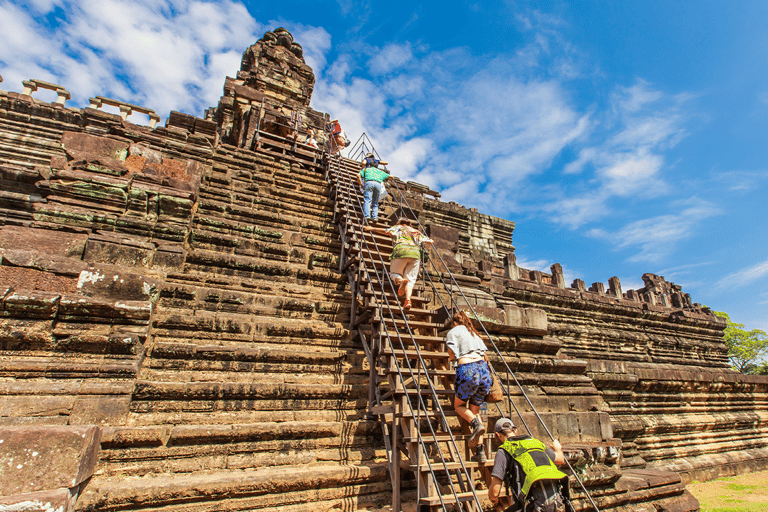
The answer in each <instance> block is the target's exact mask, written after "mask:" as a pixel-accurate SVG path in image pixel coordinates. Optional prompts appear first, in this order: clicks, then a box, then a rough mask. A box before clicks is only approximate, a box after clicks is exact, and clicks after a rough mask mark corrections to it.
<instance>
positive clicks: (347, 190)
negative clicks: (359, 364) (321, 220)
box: [332, 157, 479, 509]
mask: <svg viewBox="0 0 768 512" xmlns="http://www.w3.org/2000/svg"><path fill="white" fill-rule="evenodd" d="M333 160H335V164H336V167H337V170H336V172H335V173H334V174H335V176H334V177H336V178H337V180H336V181H337V188H339V185H343V186H342V187H341V188H340V190H341V192H340V194H341V195H342V197H345V199H346V201H348V202H352V201H354V200H355V199H356V200H357V204H358V207H360V206H361V205H360V199H359V194H357V193H352V191H353V190H354V191H356V189H354V188H353V183H352V180H351V178H350V175H349V172H348V171H347V172H342V169H341V167H342V166H343V167H344V168H345V169H344V171H346V165H345V164H344V163H343V160H342V159H341V158H340V157H337V158H333V159H332V161H333ZM343 178H346V180H343ZM342 180H343V181H342ZM353 198H354V199H353ZM352 213H353V210H351V209H350V211H348V214H352ZM354 214H355V215H356V216H357V220H358V221H360V220H361V218H360V213H359V211H354ZM345 223H346V224H347V226H348V225H349V223H348V221H347V222H345ZM358 225H360V224H358ZM363 241H364V243H365V245H366V249H367V252H368V253H369V255H371V256H372V254H371V250H370V247H369V244H368V241H367V240H366V239H365V237H363ZM357 243H358V246H359V250H360V255H361V257H362V254H363V252H362V245H361V244H360V241H357ZM373 244H374V245H375V246H376V247H375V249H376V254H378V255H379V260H380V262H381V264H382V265H381V267H382V275H381V276H380V275H379V273H378V272H376V277H377V279H379V283H380V285H381V288H382V291H383V290H384V280H383V279H382V277H386V280H387V282H388V284H389V285H390V288H391V289H392V291H393V292H394V293H396V287H395V285H394V283H393V282H392V280H391V279H390V277H389V275H388V273H387V272H386V269H385V267H384V264H383V263H384V262H383V258H382V257H381V251H379V250H378V244H377V243H376V240H375V238H373ZM362 268H363V270H364V272H365V273H366V277H367V278H368V280H369V282H372V281H371V279H370V277H371V276H370V273H369V270H368V268H367V267H366V266H365V265H362ZM382 298H383V300H384V302H385V306H387V308H388V310H389V311H390V316H391V311H392V308H391V307H389V306H390V305H389V299H388V297H387V296H386V294H382ZM398 307H399V309H400V312H401V315H402V316H403V319H404V320H405V324H406V329H407V331H408V334H409V336H410V338H411V341H412V343H413V346H414V348H415V352H416V354H417V357H418V360H419V363H420V368H419V370H418V371H416V372H414V369H413V368H412V366H411V364H410V360H409V358H408V357H407V356H406V357H405V358H404V360H405V363H406V366H407V367H408V374H409V376H410V377H411V379H413V380H414V382H415V383H416V392H417V396H418V401H419V413H418V414H415V411H414V410H413V404H412V403H411V400H410V399H409V400H407V401H406V402H407V403H408V408H409V410H410V414H411V415H412V416H413V417H414V418H416V420H417V421H418V419H419V418H420V417H421V411H422V410H423V411H426V403H425V402H424V397H423V396H422V393H421V377H422V373H421V369H422V368H424V369H425V372H426V362H425V360H424V358H423V355H422V354H421V350H420V347H419V345H418V343H417V342H416V340H415V338H414V335H413V332H412V331H411V329H410V325H409V324H408V322H407V316H406V315H405V313H404V311H403V309H402V307H401V306H400V305H399V303H398ZM377 309H378V311H379V315H380V318H384V313H383V310H382V305H381V303H380V302H379V301H378V300H377ZM391 318H392V320H393V321H394V317H391ZM384 334H385V336H386V337H387V341H388V342H389V343H390V346H392V347H394V346H395V344H394V343H393V339H392V336H390V333H389V329H388V328H387V327H386V325H384ZM395 334H396V336H397V340H398V341H399V345H400V348H401V350H402V351H403V354H406V348H405V342H404V340H403V338H402V336H401V335H400V332H399V331H397V330H396V331H395ZM395 368H396V370H397V373H398V377H399V378H400V382H405V375H404V374H403V371H402V369H401V367H400V365H399V363H398V362H397V360H396V359H395ZM414 377H416V378H415V379H414ZM427 382H429V388H430V394H431V395H432V398H433V401H434V402H435V404H436V406H437V408H438V411H439V413H440V418H441V420H442V422H443V425H444V428H445V429H446V431H447V432H448V433H449V437H450V441H451V443H452V444H453V447H454V450H456V452H457V453H458V446H457V445H456V441H455V438H454V437H453V434H452V432H451V431H450V428H449V426H448V424H447V421H446V420H445V413H444V411H443V410H442V406H440V404H439V401H438V397H437V393H436V392H435V389H434V386H433V385H432V381H431V380H430V379H427ZM406 392H407V391H406ZM427 425H429V428H430V432H431V434H432V436H433V438H434V439H435V440H436V439H437V436H436V432H435V431H434V429H433V427H432V424H431V423H430V422H427ZM417 432H418V436H417V438H418V444H419V446H420V447H421V449H422V450H423V452H424V455H425V457H426V458H427V459H428V458H429V452H428V450H427V446H426V443H425V441H424V438H423V436H422V433H421V430H420V429H417ZM436 446H437V449H438V455H439V457H440V459H441V461H442V463H443V467H444V469H445V471H446V473H449V472H450V471H449V470H448V467H447V463H446V461H445V457H444V456H443V454H442V449H441V448H440V446H439V444H438V443H436ZM461 466H462V471H463V472H464V474H465V478H466V481H467V482H468V483H469V484H470V489H471V490H472V493H473V496H474V498H475V500H476V501H477V503H478V506H479V498H478V497H477V494H476V492H475V490H474V486H473V485H471V478H470V476H469V473H468V471H467V469H466V467H465V466H464V464H463V461H461ZM429 470H430V475H431V477H432V480H433V481H434V482H435V487H436V488H439V484H438V482H437V477H436V475H435V474H434V470H433V469H432V467H431V466H430V468H429ZM417 474H419V475H420V472H417ZM462 487H463V486H462ZM451 489H452V491H453V493H454V498H455V499H456V500H457V502H458V501H459V499H458V496H457V495H456V491H455V488H453V486H451ZM440 501H441V503H442V505H443V508H444V509H445V503H444V502H443V500H442V496H440Z"/></svg>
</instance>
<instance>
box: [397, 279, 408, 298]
mask: <svg viewBox="0 0 768 512" xmlns="http://www.w3.org/2000/svg"><path fill="white" fill-rule="evenodd" d="M407 284H408V281H403V282H402V284H400V286H398V287H397V296H398V297H402V296H403V295H405V286H406V285H407Z"/></svg>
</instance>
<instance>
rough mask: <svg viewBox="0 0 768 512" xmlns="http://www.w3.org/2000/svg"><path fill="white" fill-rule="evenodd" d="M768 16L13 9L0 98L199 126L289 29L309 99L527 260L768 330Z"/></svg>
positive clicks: (444, 8) (749, 7)
mask: <svg viewBox="0 0 768 512" xmlns="http://www.w3.org/2000/svg"><path fill="white" fill-rule="evenodd" d="M767 25H768V2H765V1H764V0H760V1H739V0H737V1H731V2H726V1H712V0H695V1H693V0H692V1H685V0H682V1H675V2H670V1H668V0H667V1H655V0H653V1H652V0H637V1H631V2H629V1H624V2H620V1H607V0H605V1H600V0H594V1H589V2H570V3H569V2H557V1H538V2H537V1H507V2H499V1H496V2H475V3H470V2H454V3H446V2H421V3H418V2H407V3H406V2H351V1H344V0H339V1H337V2H335V3H334V2H324V3H321V2H315V1H312V2H309V1H306V2H305V1H291V0H285V1H281V2H238V1H224V2H216V3H211V2H205V1H201V0H154V1H145V0H133V1H130V2H126V1H118V0H98V1H97V0H79V1H76V2H73V1H70V0H31V1H26V2H11V1H8V0H0V75H2V76H3V78H4V79H5V81H4V82H3V83H2V84H1V85H0V87H2V88H3V89H5V90H11V91H20V90H21V80H25V79H28V78H38V79H42V80H47V81H51V82H55V83H59V84H61V85H64V86H65V87H66V88H67V89H68V90H69V91H70V92H71V93H72V95H73V97H72V100H71V101H70V102H69V105H71V106H87V104H88V97H91V96H95V95H102V96H110V97H113V98H117V99H122V100H125V101H129V102H131V103H135V104H140V105H143V106H146V107H149V108H152V109H154V110H155V111H156V112H157V113H158V114H160V115H161V116H162V117H163V118H165V117H166V116H167V114H168V112H169V111H170V110H180V111H182V112H186V113H189V114H193V115H198V116H202V115H203V112H204V110H205V109H206V108H207V107H210V106H213V105H216V103H217V102H218V99H219V97H220V95H221V91H222V86H223V83H224V77H225V76H227V75H229V76H234V75H235V73H236V72H237V70H238V68H239V62H240V57H241V54H242V52H243V51H244V50H245V48H247V47H248V46H249V45H250V44H252V43H253V42H254V41H255V40H256V39H258V38H260V37H261V36H262V35H263V33H264V32H265V31H266V30H271V29H274V28H276V27H278V26H284V27H286V28H288V29H289V30H290V31H291V32H292V33H293V34H294V36H295V38H296V40H297V41H298V42H299V43H300V44H301V45H302V46H303V47H304V50H305V57H306V59H307V61H308V63H309V64H310V65H311V66H312V67H313V69H314V70H315V74H316V77H317V84H316V86H315V92H314V95H313V99H312V106H313V107H314V108H316V109H317V110H321V111H326V112H329V113H331V114H332V115H333V116H335V117H339V119H340V120H341V121H342V124H343V126H344V128H345V130H346V131H347V132H348V133H349V135H350V136H351V137H353V138H355V137H357V136H358V135H359V134H360V133H361V132H363V131H365V132H366V133H368V135H369V136H370V137H371V138H372V139H373V140H374V143H375V144H376V146H377V149H378V150H379V152H380V153H381V154H382V155H384V156H385V157H387V159H388V160H389V162H390V168H391V169H392V171H393V173H394V174H395V175H397V176H399V177H401V178H403V179H411V180H415V181H419V182H422V183H425V184H428V185H430V186H432V187H433V188H435V189H438V190H440V191H442V192H443V199H444V200H454V201H457V202H459V203H461V204H464V205H466V206H471V207H477V208H479V209H480V210H481V211H482V212H485V213H489V214H493V215H497V216H500V217H504V218H507V219H510V220H512V221H514V222H515V223H516V224H517V227H516V230H515V234H514V238H513V242H514V245H515V246H516V248H517V250H516V253H517V255H518V261H519V263H520V264H521V265H522V266H524V267H527V268H532V269H541V270H545V271H548V270H549V266H550V265H551V264H553V263H560V264H562V265H563V268H564V270H565V273H566V280H567V282H568V283H569V284H570V282H571V281H572V280H573V279H576V278H578V279H582V280H584V281H585V282H586V283H587V284H591V283H593V282H603V283H607V281H608V279H609V278H610V277H612V276H618V277H619V278H620V280H621V283H622V286H623V288H624V289H625V290H626V289H629V288H639V287H641V286H642V280H641V276H642V274H643V273H644V272H652V273H656V274H661V275H663V276H665V277H666V278H667V280H668V281H672V282H674V283H676V284H679V285H681V286H682V288H683V291H684V292H687V293H690V294H691V296H692V298H693V300H694V302H699V303H703V304H707V305H709V306H711V307H713V308H715V309H717V310H721V311H725V312H727V313H728V314H730V316H731V318H732V319H733V320H734V321H737V322H740V323H744V324H746V326H747V327H748V328H759V329H763V330H765V331H768V315H766V313H765V311H766V305H768V250H766V248H767V247H768V229H766V227H765V222H766V219H767V218H768V208H767V207H766V204H765V203H766V195H767V194H766V192H767V191H768V172H766V171H767V169H766V167H767V166H768V164H767V163H766V162H767V161H768V159H767V158H766V157H768V141H766V134H767V133H768V65H767V64H768V63H767V62H766V60H768V57H767V56H768V30H766V29H765V27H766V26H767ZM45 94H47V93H40V94H38V97H41V98H46V96H45ZM52 97H53V96H52ZM51 99H52V98H51ZM137 121H139V122H140V121H141V120H140V119H137Z"/></svg>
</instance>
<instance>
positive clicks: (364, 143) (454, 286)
mask: <svg viewBox="0 0 768 512" xmlns="http://www.w3.org/2000/svg"><path fill="white" fill-rule="evenodd" d="M367 153H373V154H374V156H375V157H376V158H379V159H380V157H379V155H378V153H377V152H376V150H375V148H374V146H373V143H372V142H371V141H370V139H369V138H368V136H367V135H366V134H365V133H363V134H362V135H361V136H360V138H359V139H358V141H357V142H356V143H355V144H354V145H353V146H352V148H351V150H350V152H349V157H350V158H352V159H360V160H362V158H363V155H365V154H367ZM385 183H386V182H385ZM395 191H396V192H395ZM388 196H389V198H390V201H394V203H395V204H396V206H397V208H398V209H400V211H403V212H408V213H409V214H410V215H409V217H410V218H411V219H413V220H414V221H415V222H416V223H417V225H418V228H419V230H420V231H422V232H425V228H424V226H422V224H421V222H420V221H419V219H418V215H416V213H415V212H414V211H413V209H412V208H411V207H410V205H409V204H408V201H407V199H406V198H405V196H404V194H403V191H402V190H401V189H400V187H394V186H390V187H388ZM432 254H434V255H435V256H437V259H438V260H439V262H438V261H436V260H435V259H434V258H433V256H432ZM426 259H427V261H426V262H425V263H429V264H430V265H431V268H432V269H433V271H432V272H431V273H430V272H429V271H428V270H427V265H426V264H425V265H422V266H421V273H422V276H423V278H424V282H425V283H427V282H428V283H429V284H430V286H431V287H432V290H433V292H434V295H435V297H437V298H438V299H439V301H440V305H441V307H442V308H443V309H444V310H445V312H446V313H447V314H448V318H451V317H452V316H453V313H454V311H455V310H457V309H459V308H460V306H459V303H458V302H457V300H456V298H455V297H454V294H455V292H458V293H459V294H460V297H461V298H462V299H463V301H464V303H465V304H466V306H464V307H468V308H469V310H470V312H471V313H472V316H474V318H476V319H478V322H477V323H478V324H479V325H480V327H481V329H482V332H483V334H484V335H485V338H486V339H487V340H488V341H489V342H490V344H491V346H492V349H493V351H494V352H495V354H496V355H497V356H498V360H499V361H500V362H501V363H502V364H503V366H504V368H503V371H504V373H505V376H506V382H507V385H506V386H505V385H502V389H503V391H504V394H505V397H506V401H507V404H508V410H510V411H511V410H512V409H514V410H515V413H516V414H517V415H518V417H519V418H520V420H521V422H522V424H523V426H524V427H525V429H526V431H527V432H528V433H529V435H530V434H532V432H531V429H530V427H529V426H528V424H527V423H526V421H525V419H524V417H523V415H522V413H521V412H520V410H519V409H518V407H517V405H516V404H515V403H514V401H513V400H512V396H511V394H510V393H509V382H510V379H511V380H512V381H514V384H515V386H516V387H517V388H518V389H519V390H520V393H521V394H522V396H523V398H524V399H525V401H526V403H527V404H528V406H529V407H530V409H531V411H532V412H533V413H534V415H535V416H536V419H537V420H538V421H539V423H540V424H541V426H542V427H543V429H544V430H545V432H546V433H547V435H548V436H549V438H550V439H551V440H552V441H554V440H555V438H554V436H553V435H552V432H551V431H550V430H549V428H548V427H547V425H546V423H545V422H544V419H543V418H542V417H541V415H540V414H539V412H538V411H537V410H536V407H535V406H534V405H533V402H532V401H531V399H530V397H529V396H528V394H527V393H526V392H525V389H524V388H523V386H522V384H521V383H520V382H519V381H518V379H517V376H516V375H515V372H513V371H512V369H511V368H510V367H509V365H508V364H507V361H506V360H505V358H504V356H503V354H502V353H501V350H500V349H499V347H498V346H497V345H496V343H495V342H494V341H493V338H492V337H491V335H490V333H489V332H488V330H487V329H486V327H485V325H484V324H483V322H482V321H479V318H480V316H479V315H478V314H477V312H476V311H475V309H474V308H473V307H472V304H471V302H470V301H469V299H468V298H467V297H466V295H465V294H464V292H463V290H462V289H461V287H460V286H459V284H458V282H456V279H455V277H454V275H453V273H452V272H451V270H450V268H449V267H448V265H447V264H446V262H445V260H444V259H443V257H442V256H441V255H440V253H439V252H437V251H428V252H426ZM438 263H439V264H440V265H439V266H438ZM432 275H434V276H435V277H437V279H438V281H439V283H440V284H441V285H442V288H443V290H445V292H446V293H447V295H448V296H449V297H450V305H446V304H445V302H444V301H443V299H442V296H441V294H440V293H439V290H438V288H437V286H436V284H435V282H434V281H433V279H432ZM444 275H447V276H448V279H449V281H450V282H449V283H447V282H446V281H445V279H444V278H443V276H444ZM454 290H455V292H454ZM507 355H508V354H507ZM489 367H490V368H491V371H492V372H493V373H494V374H495V375H496V376H497V377H498V378H499V380H500V381H501V382H504V381H502V380H501V376H500V375H499V374H498V372H497V371H496V369H495V368H494V366H493V365H489ZM495 405H496V409H497V410H498V413H499V415H500V416H502V417H504V416H505V414H504V412H503V410H502V409H501V408H500V407H499V405H498V403H497V404H495ZM565 463H566V465H567V466H568V468H569V469H570V471H571V473H572V474H573V476H574V478H575V479H576V481H577V482H578V484H579V486H580V487H581V489H582V491H583V492H584V494H585V496H586V497H587V499H588V500H589V502H590V504H591V506H592V507H593V508H594V510H595V511H596V512H599V509H598V508H597V505H596V504H595V502H594V500H593V499H592V496H591V495H590V494H589V492H588V491H587V489H586V487H585V485H584V483H583V482H582V481H581V479H580V478H579V476H578V475H577V474H576V471H575V470H574V468H573V467H572V466H571V464H570V463H569V462H568V460H567V459H566V460H565ZM569 506H570V507H571V508H572V509H573V505H572V504H570V503H569Z"/></svg>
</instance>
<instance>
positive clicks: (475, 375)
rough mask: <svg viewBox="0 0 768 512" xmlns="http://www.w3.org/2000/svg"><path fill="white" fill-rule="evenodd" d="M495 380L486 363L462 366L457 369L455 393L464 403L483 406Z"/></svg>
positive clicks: (476, 362) (477, 362)
mask: <svg viewBox="0 0 768 512" xmlns="http://www.w3.org/2000/svg"><path fill="white" fill-rule="evenodd" d="M492 384H493V379H492V378H491V372H490V370H489V369H488V363H486V362H485V361H475V362H474V363H467V364H461V365H459V366H457V367H456V383H455V384H454V388H453V389H454V391H455V392H456V396H457V397H458V398H459V400H461V401H462V402H469V403H470V404H473V405H483V403H485V395H487V394H488V391H489V390H490V389H491V385H492Z"/></svg>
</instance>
